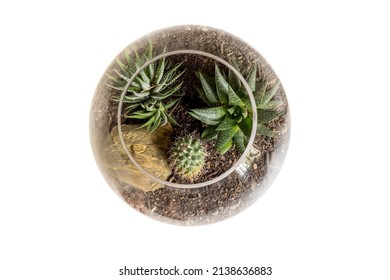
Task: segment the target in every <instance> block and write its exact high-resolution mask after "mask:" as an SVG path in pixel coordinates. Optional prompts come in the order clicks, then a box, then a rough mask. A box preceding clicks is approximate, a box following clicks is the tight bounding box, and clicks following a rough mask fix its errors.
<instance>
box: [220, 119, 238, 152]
mask: <svg viewBox="0 0 390 280" xmlns="http://www.w3.org/2000/svg"><path fill="white" fill-rule="evenodd" d="M238 130H239V127H238V125H235V126H233V127H231V128H230V129H227V130H222V131H220V132H219V133H218V137H217V142H216V143H215V149H216V150H217V151H218V152H220V153H221V154H222V152H221V151H222V150H224V148H223V147H225V145H226V143H227V142H229V141H232V138H233V136H234V134H236V132H237V131H238Z"/></svg>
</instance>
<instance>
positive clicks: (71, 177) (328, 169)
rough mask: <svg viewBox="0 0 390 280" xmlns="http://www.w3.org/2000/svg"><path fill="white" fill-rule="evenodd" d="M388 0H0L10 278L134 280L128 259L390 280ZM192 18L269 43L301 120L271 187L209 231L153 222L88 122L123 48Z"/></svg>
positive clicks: (2, 257) (3, 239)
mask: <svg viewBox="0 0 390 280" xmlns="http://www.w3.org/2000/svg"><path fill="white" fill-rule="evenodd" d="M386 2H387V1H351V2H348V1H322V2H321V1H243V0H241V1H234V2H233V1H226V0H225V1H201V0H196V1H177V2H175V1H168V0H165V1H151V0H148V1H106V2H102V1H91V2H90V3H87V2H86V1H85V2H81V1H63V2H60V1H58V2H54V1H47V2H43V1H7V2H6V1H2V2H1V4H0V30H1V33H0V36H1V43H0V50H1V51H0V79H1V80H0V81H1V88H0V95H1V99H0V100H1V101H0V102H1V107H0V129H1V138H0V165H1V169H0V172H1V175H0V187H1V188H0V226H1V229H0V279H4V280H12V279H138V278H136V277H127V278H126V277H123V276H122V277H120V276H119V275H118V269H119V268H121V267H123V266H124V265H127V266H129V267H136V266H143V267H158V266H164V267H171V266H174V265H178V266H180V267H182V268H185V267H193V268H205V269H206V268H208V269H211V268H212V267H213V266H240V265H241V266H272V267H273V270H274V274H273V275H272V277H268V278H266V277H264V279H376V280H380V279H390V270H389V264H390V241H389V236H390V225H389V220H390V219H389V213H390V206H389V198H390V197H389V196H390V191H389V189H390V180H389V173H390V170H389V169H390V168H389V166H390V164H389V159H390V149H389V143H390V133H389V128H390V125H389V122H390V117H389V111H390V110H389V104H390V97H389V96H390V92H389V78H390V54H389V52H390V41H389V40H390V37H389V26H390V17H389V11H390V9H389V8H388V7H387V5H386ZM187 23H192V24H203V25H210V26H213V27H217V28H221V29H224V30H226V31H229V32H231V33H233V34H235V35H238V36H239V37H241V38H242V39H244V40H245V41H247V42H249V43H250V44H251V45H252V46H254V47H255V48H256V49H257V50H259V51H260V52H261V53H262V55H263V56H264V57H265V58H266V59H267V60H268V61H269V62H270V64H271V65H272V67H273V68H274V69H275V71H276V73H277V74H278V75H279V78H280V79H281V81H282V83H283V85H284V87H285V90H286V92H287V96H288V98H289V102H290V109H291V115H292V137H291V142H290V150H289V153H288V156H287V158H286V162H285V164H284V166H283V169H282V171H281V173H280V174H279V176H278V177H277V179H276V180H275V182H274V184H273V185H272V186H271V188H270V189H269V190H268V192H267V193H266V194H265V195H264V196H263V197H262V198H261V199H260V200H259V201H258V202H257V203H256V204H255V205H253V206H252V207H251V208H250V209H248V210H246V211H244V212H243V213H241V214H239V215H237V216H235V217H233V218H231V219H228V220H226V221H223V222H221V223H217V224H214V225H209V226H202V227H178V226H172V225H167V224H163V223H160V222H156V221H154V220H151V219H149V218H147V217H144V216H143V215H142V214H139V213H138V212H136V211H135V210H133V209H132V208H130V207H129V206H127V205H126V204H125V203H123V202H122V201H121V200H120V199H119V198H118V197H117V196H116V195H115V194H114V193H113V192H112V191H111V190H110V188H109V187H108V186H107V184H106V182H105V181H104V179H103V177H102V176H101V175H100V173H99V171H98V169H97V166H96V164H95V161H94V158H93V155H92V152H91V149H90V144H89V131H88V117H89V107H90V102H91V100H92V96H93V93H94V90H95V86H96V84H97V82H98V80H99V79H100V77H101V75H102V74H103V73H104V71H105V69H106V67H107V66H108V64H109V63H110V62H111V60H112V59H113V58H114V57H115V55H116V54H117V53H119V52H120V51H121V50H122V49H123V48H124V47H125V46H127V45H128V44H129V43H131V42H132V41H133V40H135V39H137V38H139V37H141V36H143V35H145V34H147V33H149V32H151V31H154V30H156V29H160V28H162V27H167V26H172V25H178V24H187ZM176 278H177V279H214V278H220V277H215V276H214V277H211V276H209V277H206V276H204V277H199V278H196V277H187V278H186V277H176ZM176 278H169V277H168V278H164V279H176ZM139 279H141V278H139ZM142 279H149V278H148V277H144V278H142ZM153 279H154V278H153ZM155 279H157V277H156V278H155ZM224 279H225V277H224ZM228 279H258V278H256V277H242V278H240V277H232V278H228Z"/></svg>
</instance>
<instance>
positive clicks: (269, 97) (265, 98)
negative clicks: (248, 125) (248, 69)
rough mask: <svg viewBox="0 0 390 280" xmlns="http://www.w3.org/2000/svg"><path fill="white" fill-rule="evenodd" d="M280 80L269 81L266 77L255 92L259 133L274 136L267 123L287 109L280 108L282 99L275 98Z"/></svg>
mask: <svg viewBox="0 0 390 280" xmlns="http://www.w3.org/2000/svg"><path fill="white" fill-rule="evenodd" d="M279 86H280V82H279V81H277V82H274V83H268V82H267V80H266V79H265V78H263V79H261V80H260V82H259V87H258V88H257V89H256V90H255V91H254V92H253V97H254V98H255V101H256V108H257V133H259V134H261V135H265V136H269V137H274V136H275V133H274V132H273V131H272V130H270V129H269V128H268V127H267V126H266V125H265V124H266V123H268V122H270V121H272V120H274V119H276V118H278V117H280V116H282V115H284V114H285V113H286V110H280V108H281V107H282V105H283V101H281V100H273V98H274V96H275V94H276V92H277V91H278V89H279Z"/></svg>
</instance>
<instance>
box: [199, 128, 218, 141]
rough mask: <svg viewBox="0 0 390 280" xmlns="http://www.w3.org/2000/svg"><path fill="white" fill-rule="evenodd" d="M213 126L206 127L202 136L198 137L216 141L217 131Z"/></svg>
mask: <svg viewBox="0 0 390 280" xmlns="http://www.w3.org/2000/svg"><path fill="white" fill-rule="evenodd" d="M215 128H216V127H215V126H214V125H209V126H208V127H206V129H205V130H203V132H202V135H201V136H200V137H201V138H202V139H204V140H213V139H216V138H217V136H218V131H216V130H215Z"/></svg>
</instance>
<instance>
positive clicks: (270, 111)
mask: <svg viewBox="0 0 390 280" xmlns="http://www.w3.org/2000/svg"><path fill="white" fill-rule="evenodd" d="M233 65H234V64H233ZM235 67H236V68H237V70H238V67H237V66H235ZM256 76H257V66H256V64H254V65H253V67H252V68H251V70H250V71H249V73H248V74H247V75H246V79H245V80H246V82H247V84H248V86H249V88H250V90H251V91H252V93H253V96H254V98H255V101H256V109H257V113H258V126H257V132H258V133H259V134H262V135H266V136H269V137H273V136H274V134H273V132H272V131H271V130H270V129H269V128H267V126H265V124H266V123H268V122H270V121H272V120H274V119H275V118H277V117H279V116H281V115H282V114H284V113H285V111H280V110H278V108H279V107H280V106H281V105H282V102H281V101H275V100H273V97H274V96H275V94H276V92H277V90H278V88H279V83H276V84H275V85H273V86H272V87H271V88H269V84H268V82H267V80H266V79H265V78H263V79H261V80H260V82H257V81H256ZM197 77H198V79H199V80H200V82H201V85H202V89H197V90H198V93H199V95H200V97H201V98H202V99H203V101H204V102H205V103H206V104H207V105H208V108H204V109H192V110H191V112H190V114H191V116H193V117H194V118H196V119H198V120H200V121H201V122H203V123H204V124H206V125H207V127H206V129H205V130H204V131H203V132H202V135H201V137H202V138H203V139H205V140H212V139H216V145H215V149H216V150H217V151H218V152H219V153H220V154H224V153H225V152H227V151H228V150H229V149H230V148H231V147H232V146H233V144H234V145H235V147H236V149H237V150H238V151H240V152H243V151H244V150H245V146H246V143H247V139H248V137H250V134H251V129H252V124H253V120H252V107H251V102H250V99H249V96H248V94H247V92H246V89H245V87H244V86H243V85H242V83H241V81H240V79H239V78H238V77H237V75H235V74H234V73H233V71H231V70H229V72H228V74H227V75H226V74H225V73H222V72H221V71H220V69H219V67H218V65H215V76H214V78H212V77H208V76H206V75H204V74H202V73H197Z"/></svg>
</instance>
